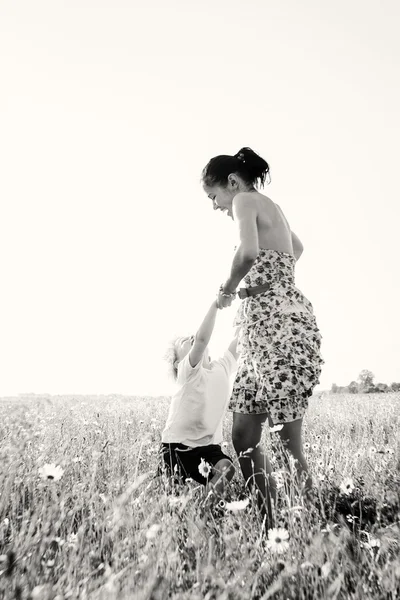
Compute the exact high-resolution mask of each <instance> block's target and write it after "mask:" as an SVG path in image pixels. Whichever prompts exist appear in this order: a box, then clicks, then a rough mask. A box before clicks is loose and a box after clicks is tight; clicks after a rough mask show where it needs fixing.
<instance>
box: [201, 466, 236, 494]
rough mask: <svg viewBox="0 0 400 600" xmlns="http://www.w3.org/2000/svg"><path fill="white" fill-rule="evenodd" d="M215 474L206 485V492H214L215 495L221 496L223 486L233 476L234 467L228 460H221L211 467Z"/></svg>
mask: <svg viewBox="0 0 400 600" xmlns="http://www.w3.org/2000/svg"><path fill="white" fill-rule="evenodd" d="M213 471H215V474H214V475H213V477H212V478H211V479H210V481H209V482H208V484H207V487H206V492H208V491H209V490H214V491H215V493H216V494H217V495H223V494H224V492H225V485H226V482H227V481H230V480H231V479H232V477H233V476H234V474H235V467H234V466H233V464H232V462H231V461H230V460H229V459H228V458H222V459H221V460H219V461H218V462H217V463H216V464H215V465H214V467H213Z"/></svg>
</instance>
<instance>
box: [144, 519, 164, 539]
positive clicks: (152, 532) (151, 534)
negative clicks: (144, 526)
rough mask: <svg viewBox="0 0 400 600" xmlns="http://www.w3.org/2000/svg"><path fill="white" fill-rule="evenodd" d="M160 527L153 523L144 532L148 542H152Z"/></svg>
mask: <svg viewBox="0 0 400 600" xmlns="http://www.w3.org/2000/svg"><path fill="white" fill-rule="evenodd" d="M160 527H161V526H160V525H158V524H157V523H153V525H152V526H151V527H150V528H149V529H148V530H147V531H146V538H147V539H148V540H153V539H154V538H155V537H156V535H157V533H158V531H159V529H160Z"/></svg>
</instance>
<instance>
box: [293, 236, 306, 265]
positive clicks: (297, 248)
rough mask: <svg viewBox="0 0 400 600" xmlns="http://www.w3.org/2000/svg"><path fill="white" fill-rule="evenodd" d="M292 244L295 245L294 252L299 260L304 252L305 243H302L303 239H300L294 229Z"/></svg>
mask: <svg viewBox="0 0 400 600" xmlns="http://www.w3.org/2000/svg"><path fill="white" fill-rule="evenodd" d="M292 246H293V254H294V256H295V258H296V261H297V260H299V258H300V256H301V255H302V254H303V250H304V247H303V244H302V243H301V241H300V240H299V238H298V237H297V235H296V234H295V233H293V231H292Z"/></svg>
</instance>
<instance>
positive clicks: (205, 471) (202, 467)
mask: <svg viewBox="0 0 400 600" xmlns="http://www.w3.org/2000/svg"><path fill="white" fill-rule="evenodd" d="M199 473H200V475H203V477H205V478H206V479H207V478H208V476H209V475H210V473H211V465H209V464H208V462H206V461H205V460H204V458H202V459H201V461H200V464H199Z"/></svg>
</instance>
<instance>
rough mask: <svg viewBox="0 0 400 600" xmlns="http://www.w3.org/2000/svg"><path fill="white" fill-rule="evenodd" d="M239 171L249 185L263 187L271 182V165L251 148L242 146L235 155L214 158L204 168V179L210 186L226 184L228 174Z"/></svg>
mask: <svg viewBox="0 0 400 600" xmlns="http://www.w3.org/2000/svg"><path fill="white" fill-rule="evenodd" d="M230 173H237V174H238V175H239V176H240V177H241V178H242V179H243V181H244V182H245V183H246V184H247V185H249V186H254V187H258V186H261V187H263V186H264V184H265V181H266V180H267V183H269V182H270V180H271V178H270V175H269V165H268V163H267V161H265V160H264V159H263V158H261V156H259V155H258V154H256V153H255V152H254V151H253V150H252V149H251V148H241V149H240V150H239V152H237V153H236V154H235V155H234V156H228V155H225V154H221V155H219V156H215V157H214V158H212V159H211V160H210V161H209V162H208V164H207V165H206V166H205V168H204V169H203V173H202V180H203V182H204V183H205V184H206V185H209V186H210V187H211V186H213V185H223V186H226V185H227V183H228V175H230Z"/></svg>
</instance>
